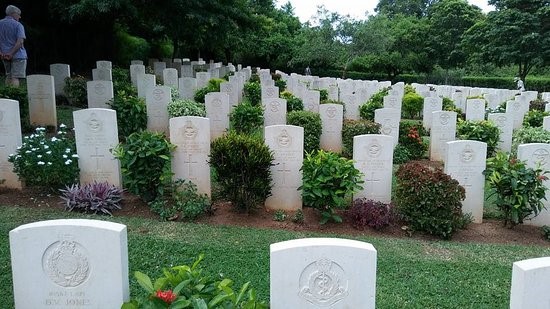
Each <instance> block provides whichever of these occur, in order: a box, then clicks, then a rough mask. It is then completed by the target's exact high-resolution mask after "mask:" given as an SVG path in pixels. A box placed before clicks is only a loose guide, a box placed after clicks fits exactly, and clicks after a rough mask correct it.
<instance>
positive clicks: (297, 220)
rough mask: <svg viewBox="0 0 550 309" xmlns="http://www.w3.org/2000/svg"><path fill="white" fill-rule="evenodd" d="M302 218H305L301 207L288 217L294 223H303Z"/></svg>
mask: <svg viewBox="0 0 550 309" xmlns="http://www.w3.org/2000/svg"><path fill="white" fill-rule="evenodd" d="M304 220H305V218H304V212H303V210H301V209H298V210H296V212H295V213H294V215H293V216H292V218H290V221H292V222H294V223H297V224H301V223H304Z"/></svg>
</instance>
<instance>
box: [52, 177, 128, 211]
mask: <svg viewBox="0 0 550 309" xmlns="http://www.w3.org/2000/svg"><path fill="white" fill-rule="evenodd" d="M59 191H61V199H62V200H63V204H64V205H65V210H69V211H72V210H75V209H76V210H80V211H84V212H93V213H98V212H99V213H104V214H108V215H112V213H111V211H113V210H116V209H122V207H121V205H120V202H121V201H122V189H120V188H117V187H116V186H114V185H110V184H109V183H107V182H95V181H94V182H93V183H89V184H87V185H83V186H80V185H77V184H73V185H71V186H66V187H65V189H60V190H59Z"/></svg>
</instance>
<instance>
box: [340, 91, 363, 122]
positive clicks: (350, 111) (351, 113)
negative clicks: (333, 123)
mask: <svg viewBox="0 0 550 309" xmlns="http://www.w3.org/2000/svg"><path fill="white" fill-rule="evenodd" d="M342 102H343V103H344V105H345V106H346V108H345V110H344V119H352V120H359V118H360V117H359V98H358V96H357V95H356V94H345V95H342Z"/></svg>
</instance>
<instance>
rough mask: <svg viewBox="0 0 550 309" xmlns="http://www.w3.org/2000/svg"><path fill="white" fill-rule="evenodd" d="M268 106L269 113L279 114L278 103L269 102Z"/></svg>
mask: <svg viewBox="0 0 550 309" xmlns="http://www.w3.org/2000/svg"><path fill="white" fill-rule="evenodd" d="M269 106H270V110H271V112H273V113H277V112H279V102H278V101H271V102H270V103H269Z"/></svg>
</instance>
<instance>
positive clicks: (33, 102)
mask: <svg viewBox="0 0 550 309" xmlns="http://www.w3.org/2000/svg"><path fill="white" fill-rule="evenodd" d="M27 94H28V98H29V117H30V122H31V124H32V125H38V126H54V127H56V126H57V113H56V107H55V90H54V84H53V76H51V75H28V76H27Z"/></svg>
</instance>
